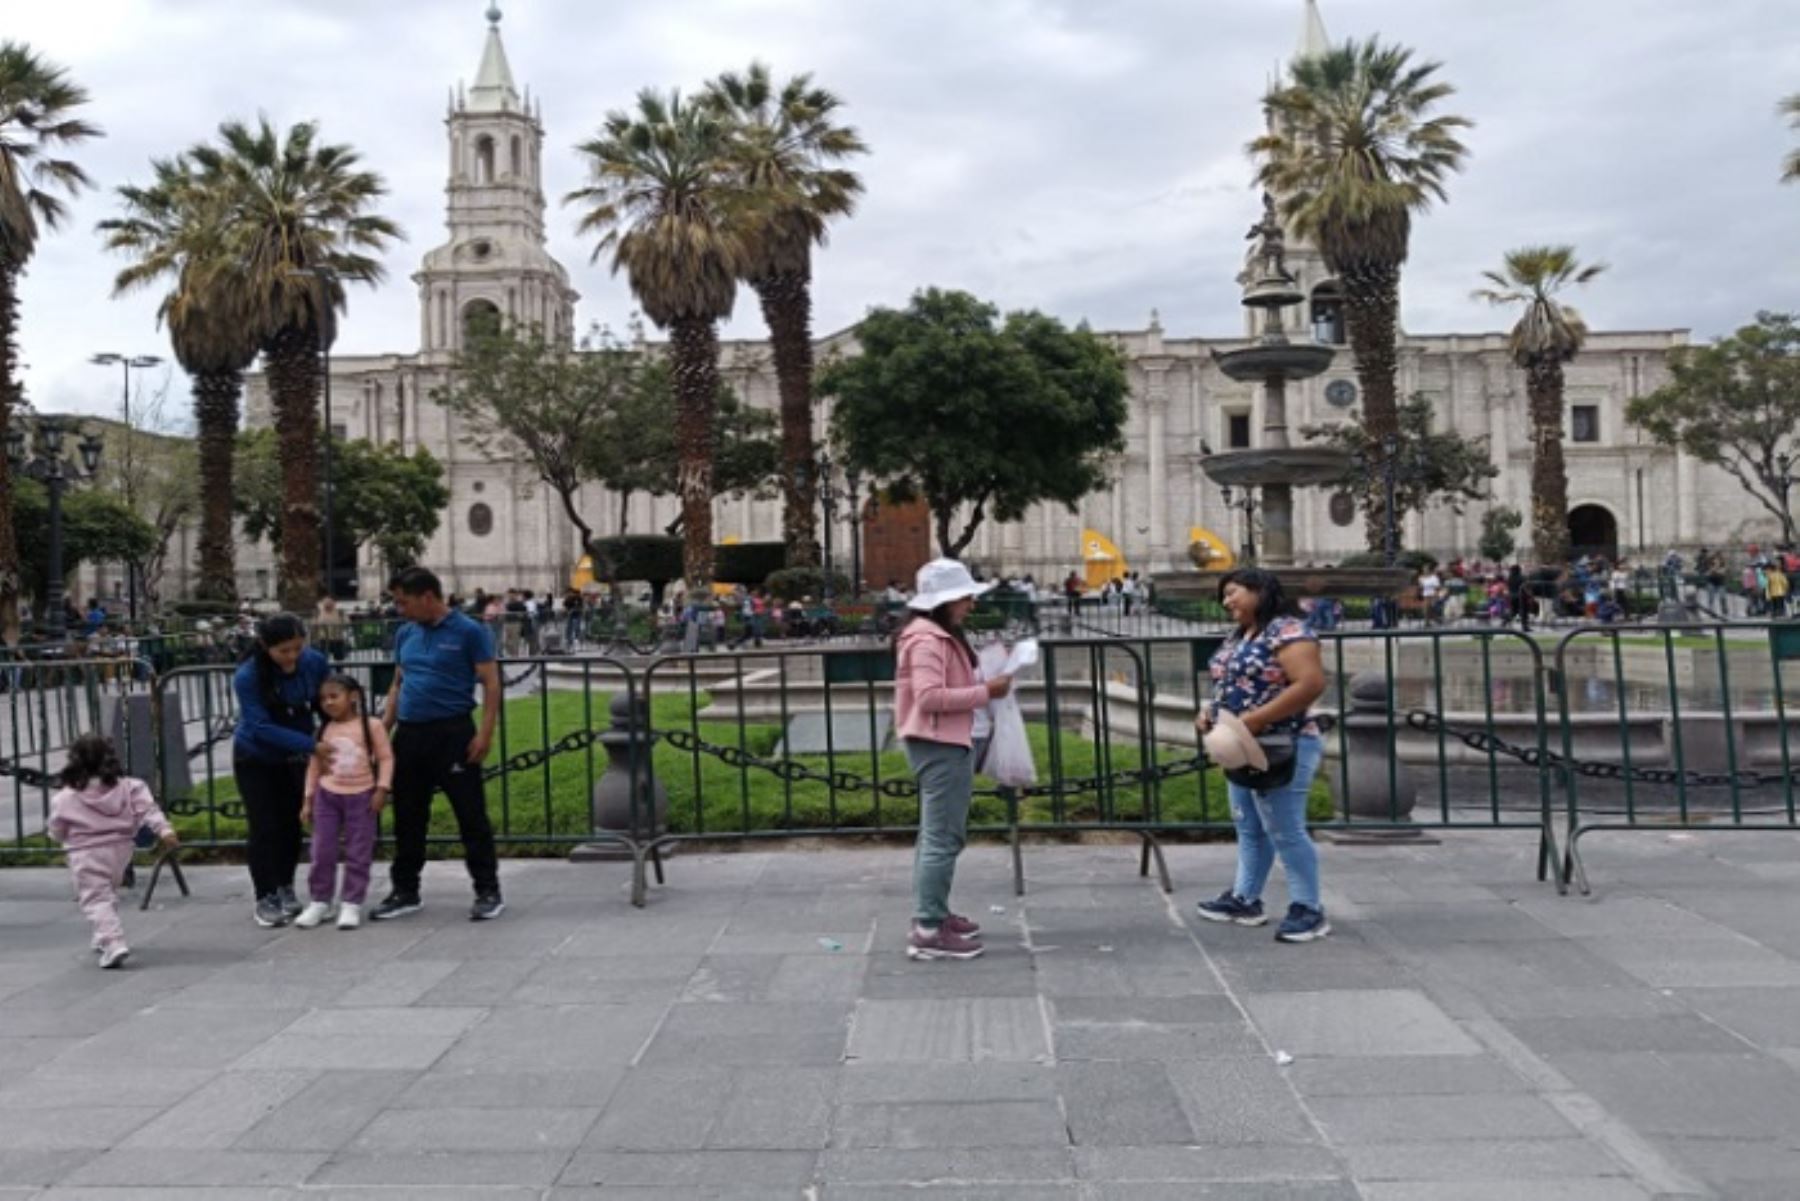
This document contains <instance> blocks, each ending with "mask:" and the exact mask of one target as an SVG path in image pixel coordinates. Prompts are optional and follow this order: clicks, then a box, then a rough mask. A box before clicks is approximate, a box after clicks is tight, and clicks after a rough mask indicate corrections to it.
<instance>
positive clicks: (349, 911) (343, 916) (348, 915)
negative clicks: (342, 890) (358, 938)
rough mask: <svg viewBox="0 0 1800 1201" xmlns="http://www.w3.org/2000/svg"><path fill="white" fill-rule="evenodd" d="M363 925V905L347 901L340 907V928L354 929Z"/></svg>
mask: <svg viewBox="0 0 1800 1201" xmlns="http://www.w3.org/2000/svg"><path fill="white" fill-rule="evenodd" d="M360 925H362V906H361V905H352V904H351V903H350V902H349V901H345V902H344V903H343V905H342V906H340V907H339V908H338V929H340V930H354V929H356V928H357V927H358V926H360Z"/></svg>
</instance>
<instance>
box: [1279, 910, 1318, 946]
mask: <svg viewBox="0 0 1800 1201" xmlns="http://www.w3.org/2000/svg"><path fill="white" fill-rule="evenodd" d="M1330 933H1331V923H1330V922H1328V921H1326V920H1325V911H1324V910H1323V909H1309V908H1307V907H1306V906H1305V905H1300V904H1294V905H1289V906H1288V911H1287V916H1286V917H1284V918H1282V919H1281V926H1280V928H1278V929H1277V930H1276V931H1275V941H1276V942H1311V941H1312V940H1313V939H1315V938H1324V937H1325V936H1326V935H1327V934H1330Z"/></svg>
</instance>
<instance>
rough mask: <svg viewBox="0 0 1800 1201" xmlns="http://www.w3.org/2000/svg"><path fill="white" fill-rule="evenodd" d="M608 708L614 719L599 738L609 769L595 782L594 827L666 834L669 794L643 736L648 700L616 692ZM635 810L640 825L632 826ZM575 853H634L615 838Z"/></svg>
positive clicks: (642, 835)
mask: <svg viewBox="0 0 1800 1201" xmlns="http://www.w3.org/2000/svg"><path fill="white" fill-rule="evenodd" d="M634 701H635V702H636V703H635V704H634V703H633V702H634ZM608 708H609V709H610V711H611V713H612V725H611V726H610V727H609V728H608V729H607V731H606V732H605V733H604V734H602V735H600V738H599V742H600V745H601V746H603V747H605V748H606V771H605V773H604V774H603V775H602V776H601V777H600V779H599V780H598V781H596V782H595V784H594V796H593V823H594V831H595V833H599V832H601V831H607V832H611V833H617V834H624V835H628V836H630V837H632V838H634V839H636V840H638V841H639V842H643V841H646V840H648V839H650V838H653V837H656V836H657V835H660V834H662V833H663V832H664V831H665V830H666V829H667V828H668V816H669V794H668V792H667V791H666V790H665V789H664V788H663V786H662V783H661V782H660V781H659V780H657V778H656V776H655V773H654V772H653V771H652V769H651V760H650V752H651V747H652V745H653V744H652V742H651V741H650V740H649V739H648V738H647V737H646V736H645V735H646V730H647V727H648V726H649V716H650V710H649V705H648V704H647V703H646V702H645V701H644V700H643V699H642V698H639V697H634V696H633V695H632V694H631V693H629V692H621V693H618V694H617V695H615V696H614V697H613V698H612V703H611V704H610V705H609V706H608ZM633 759H636V760H637V775H638V783H639V792H640V798H639V806H638V809H637V812H636V814H635V815H634V814H633V812H632V804H631V802H632V783H631V776H632V760H633ZM646 784H647V785H648V792H649V797H650V806H649V812H648V813H646V812H645V809H644V804H643V798H642V796H641V794H642V792H643V791H644V786H645V785H646ZM634 816H635V818H636V825H637V828H636V829H633V817H634ZM646 823H647V826H646ZM664 854H665V855H666V854H667V852H666V851H665V852H664ZM571 857H572V858H581V859H605V858H630V855H629V853H628V852H626V851H625V850H624V849H623V848H622V847H620V846H618V845H617V844H615V843H600V844H597V845H594V846H584V847H580V848H577V854H576V855H574V856H571Z"/></svg>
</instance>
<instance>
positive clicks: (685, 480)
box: [669, 317, 719, 592]
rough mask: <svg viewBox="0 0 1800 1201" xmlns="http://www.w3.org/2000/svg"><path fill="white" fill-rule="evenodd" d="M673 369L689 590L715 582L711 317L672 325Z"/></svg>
mask: <svg viewBox="0 0 1800 1201" xmlns="http://www.w3.org/2000/svg"><path fill="white" fill-rule="evenodd" d="M669 347H670V364H671V366H672V367H673V368H674V373H675V454H676V459H677V468H676V479H677V484H676V488H677V491H679V493H680V495H681V520H682V527H683V528H682V569H683V572H684V574H685V575H686V577H687V586H688V591H690V592H693V591H695V590H696V589H705V588H707V587H709V586H710V585H711V584H712V574H713V547H712V475H713V462H712V460H713V414H714V412H715V411H716V410H717V408H718V404H719V335H718V331H717V330H715V329H714V328H713V322H712V319H711V318H709V317H677V318H676V319H675V320H674V321H672V322H670V323H669Z"/></svg>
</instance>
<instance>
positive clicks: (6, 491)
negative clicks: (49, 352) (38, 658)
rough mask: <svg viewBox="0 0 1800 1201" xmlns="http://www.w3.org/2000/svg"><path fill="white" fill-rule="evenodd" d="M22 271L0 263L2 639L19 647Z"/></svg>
mask: <svg viewBox="0 0 1800 1201" xmlns="http://www.w3.org/2000/svg"><path fill="white" fill-rule="evenodd" d="M18 281H19V268H18V265H17V264H15V263H13V262H11V261H10V260H6V261H0V639H4V641H5V642H6V643H7V644H8V645H9V646H17V645H18V644H19V590H20V574H19V544H18V542H17V541H15V540H14V538H13V512H12V495H13V485H12V464H11V463H9V462H7V458H6V436H7V433H8V432H9V430H10V429H11V425H12V416H13V413H14V411H15V410H16V409H18V407H19V402H20V400H21V395H20V391H19V382H18V369H19V351H18V347H17V346H15V345H14V344H13V338H14V336H15V334H16V333H17V331H18V328H19V290H18Z"/></svg>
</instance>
